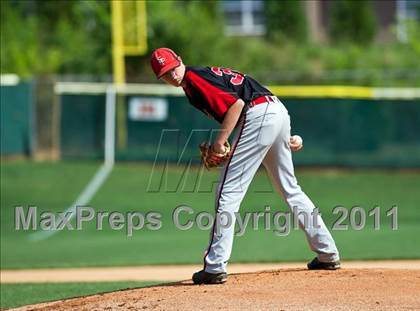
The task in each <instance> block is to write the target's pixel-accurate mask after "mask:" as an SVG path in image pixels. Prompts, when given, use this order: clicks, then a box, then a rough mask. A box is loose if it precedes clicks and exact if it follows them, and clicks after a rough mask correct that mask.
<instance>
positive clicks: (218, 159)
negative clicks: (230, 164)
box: [200, 141, 231, 170]
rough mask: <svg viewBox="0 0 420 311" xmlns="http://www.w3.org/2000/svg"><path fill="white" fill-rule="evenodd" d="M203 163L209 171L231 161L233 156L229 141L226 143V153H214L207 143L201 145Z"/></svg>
mask: <svg viewBox="0 0 420 311" xmlns="http://www.w3.org/2000/svg"><path fill="white" fill-rule="evenodd" d="M200 154H201V162H202V163H203V164H204V166H205V167H206V168H207V169H208V170H209V169H211V168H213V167H220V166H223V164H225V163H226V161H228V160H229V158H230V156H231V148H230V144H229V142H228V141H226V142H225V152H224V153H218V152H215V151H213V149H212V148H211V145H210V144H209V143H207V142H203V143H201V144H200Z"/></svg>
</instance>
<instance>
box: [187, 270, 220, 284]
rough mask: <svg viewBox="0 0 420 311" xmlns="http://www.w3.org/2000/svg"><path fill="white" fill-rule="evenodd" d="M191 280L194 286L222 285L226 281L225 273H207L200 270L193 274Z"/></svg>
mask: <svg viewBox="0 0 420 311" xmlns="http://www.w3.org/2000/svg"><path fill="white" fill-rule="evenodd" d="M192 280H193V282H194V284H222V283H224V282H226V281H227V273H226V272H219V273H209V272H206V271H204V270H201V271H198V272H196V273H194V274H193V276H192Z"/></svg>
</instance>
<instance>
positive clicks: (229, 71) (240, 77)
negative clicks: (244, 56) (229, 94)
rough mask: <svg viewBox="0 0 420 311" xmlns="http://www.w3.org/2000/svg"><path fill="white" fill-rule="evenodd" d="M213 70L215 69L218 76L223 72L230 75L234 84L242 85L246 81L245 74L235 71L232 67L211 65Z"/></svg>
mask: <svg viewBox="0 0 420 311" xmlns="http://www.w3.org/2000/svg"><path fill="white" fill-rule="evenodd" d="M211 71H213V72H214V73H215V74H217V75H218V76H220V77H221V76H223V74H226V75H230V76H232V78H230V83H232V84H233V85H241V84H242V82H244V76H243V75H242V74H240V73H238V72H233V71H232V69H229V68H220V67H211Z"/></svg>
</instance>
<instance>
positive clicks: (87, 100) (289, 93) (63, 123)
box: [56, 84, 420, 168]
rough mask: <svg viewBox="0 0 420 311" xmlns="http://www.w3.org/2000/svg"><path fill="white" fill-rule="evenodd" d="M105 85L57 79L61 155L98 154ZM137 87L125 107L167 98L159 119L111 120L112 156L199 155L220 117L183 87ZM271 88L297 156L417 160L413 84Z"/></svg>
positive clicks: (419, 103) (368, 161)
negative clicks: (296, 141)
mask: <svg viewBox="0 0 420 311" xmlns="http://www.w3.org/2000/svg"><path fill="white" fill-rule="evenodd" d="M95 87H96V88H95ZM103 87H104V86H101V85H100V84H96V86H93V88H92V86H90V87H88V88H86V87H84V88H82V89H83V90H84V91H83V90H82V89H81V90H80V92H79V94H78V91H77V87H76V88H74V87H73V88H71V87H70V88H68V87H67V86H66V85H65V84H62V85H61V86H59V87H58V88H56V90H58V91H57V93H58V94H59V97H60V100H59V101H58V102H59V105H60V109H61V114H60V115H61V119H60V122H59V123H60V146H59V149H60V151H61V158H62V159H93V158H96V159H99V158H102V156H103V151H102V150H103V143H104V142H103V140H104V118H105V105H104V103H105V94H104V88H103ZM89 88H90V89H91V90H90V91H87V92H86V90H87V89H89ZM158 88H160V90H161V89H162V88H163V87H162V86H158ZM66 89H67V90H71V91H66ZM138 89H139V91H138V93H135V92H130V94H125V96H124V99H123V105H124V108H125V109H123V110H125V111H128V110H129V102H130V99H132V98H133V97H140V98H141V97H147V98H159V99H162V98H163V99H165V100H167V103H168V105H167V107H168V115H167V118H165V119H164V120H161V121H135V120H132V119H130V118H129V117H128V113H126V114H125V115H124V116H123V118H122V119H121V118H119V119H118V121H119V124H117V128H121V127H123V128H124V132H125V135H126V143H125V146H123V147H121V146H120V147H117V148H116V160H133V161H136V160H145V161H155V160H157V161H159V162H165V161H171V162H177V161H180V162H188V161H190V160H193V161H198V157H197V146H198V144H199V143H200V142H201V141H203V140H205V139H206V138H207V137H209V133H210V132H209V130H210V129H212V128H214V129H217V128H218V125H217V124H216V123H215V122H213V121H212V120H209V119H208V118H207V117H206V116H204V115H203V114H202V113H201V112H199V111H197V110H195V109H194V108H193V107H192V106H190V105H189V104H188V101H187V99H186V98H185V97H184V96H182V91H181V90H176V91H168V92H166V91H163V92H162V91H159V92H156V94H154V93H153V92H150V91H147V92H145V93H144V94H143V93H142V92H141V90H142V86H141V85H140V86H139V87H138ZM174 89H175V88H174ZM271 89H272V90H274V93H275V94H276V95H278V96H279V98H280V100H281V101H282V102H283V103H284V104H285V106H286V107H287V109H288V110H289V113H290V115H291V118H292V132H293V133H296V134H299V135H301V136H302V137H303V138H304V147H305V148H304V151H302V152H298V153H295V154H294V159H295V162H296V164H298V165H308V166H348V167H359V166H360V167H393V168H403V167H420V96H419V90H418V89H374V88H365V87H325V86H324V87H316V86H311V87H297V88H296V87H283V88H282V87H271ZM168 90H169V89H168ZM279 94H280V95H279ZM281 94H283V96H281ZM194 130H195V132H193V131H194ZM163 131H164V132H163ZM162 133H164V134H162ZM192 133H193V134H192ZM117 136H118V135H117Z"/></svg>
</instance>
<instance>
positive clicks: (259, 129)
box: [204, 96, 339, 273]
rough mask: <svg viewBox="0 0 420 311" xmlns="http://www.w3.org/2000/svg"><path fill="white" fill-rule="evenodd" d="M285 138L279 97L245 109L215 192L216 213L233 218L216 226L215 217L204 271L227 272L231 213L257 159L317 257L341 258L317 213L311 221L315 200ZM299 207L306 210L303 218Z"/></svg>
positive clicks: (285, 118)
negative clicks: (298, 172) (302, 183)
mask: <svg viewBox="0 0 420 311" xmlns="http://www.w3.org/2000/svg"><path fill="white" fill-rule="evenodd" d="M289 138H290V117H289V114H288V112H287V109H286V108H285V107H284V105H283V104H282V103H281V102H280V101H279V100H278V99H277V97H274V96H273V97H269V96H267V103H263V104H259V105H257V106H254V107H252V108H249V109H248V110H247V111H246V112H245V113H244V115H243V118H242V119H241V121H240V126H239V131H238V133H237V135H236V137H235V140H234V143H233V148H232V150H233V151H232V157H231V159H230V161H229V162H228V163H227V164H226V165H225V167H224V169H223V171H222V173H221V175H220V179H219V184H218V189H217V192H216V202H215V203H216V214H219V215H226V213H228V214H229V215H230V218H231V219H232V220H233V223H232V224H231V225H230V226H228V227H226V226H219V227H218V228H216V226H217V225H218V224H217V221H215V223H214V225H213V230H212V232H211V234H210V242H209V246H208V249H207V251H206V254H205V257H204V269H205V271H207V272H210V273H217V272H226V265H227V262H228V260H229V258H230V255H231V251H232V244H233V238H234V232H235V214H234V213H235V212H238V210H239V207H240V204H241V202H242V199H243V198H244V196H245V193H246V191H247V189H248V187H249V185H250V183H251V181H252V178H253V177H254V175H255V173H256V172H257V170H258V168H259V166H260V165H261V163H262V164H263V165H264V166H265V168H266V170H267V172H268V175H269V176H270V178H271V181H272V182H273V184H274V186H275V188H276V190H277V191H278V192H279V193H280V194H281V195H282V197H283V198H284V200H285V201H286V203H287V205H288V206H289V208H290V209H291V210H292V211H295V212H298V220H299V227H300V228H301V229H303V230H304V232H305V235H306V238H307V240H308V243H309V246H310V248H311V249H312V250H313V251H314V252H315V253H317V257H318V259H319V260H320V261H322V262H331V261H336V260H339V254H338V250H337V247H336V245H335V242H334V240H333V238H332V236H331V234H330V232H329V231H328V229H327V227H326V226H325V224H324V222H323V220H322V218H321V217H320V216H319V215H318V216H317V217H316V223H317V225H316V226H314V225H313V218H312V216H311V213H312V211H313V210H314V208H315V206H314V204H313V203H312V202H311V200H310V199H309V198H308V196H307V195H306V194H305V193H304V192H303V191H302V189H301V188H300V186H299V185H298V183H297V180H296V177H295V174H294V168H293V162H292V154H291V150H290V147H289ZM303 213H306V214H307V215H308V217H306V224H304V217H305V216H304V215H303ZM223 217H224V216H221V219H222V221H223ZM216 218H217V217H215V219H216ZM308 219H309V221H308Z"/></svg>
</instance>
